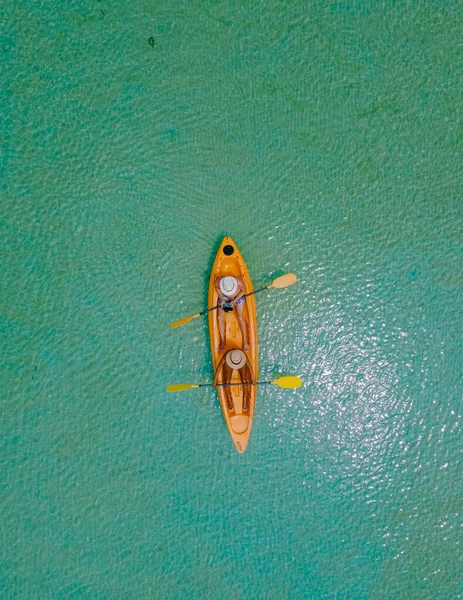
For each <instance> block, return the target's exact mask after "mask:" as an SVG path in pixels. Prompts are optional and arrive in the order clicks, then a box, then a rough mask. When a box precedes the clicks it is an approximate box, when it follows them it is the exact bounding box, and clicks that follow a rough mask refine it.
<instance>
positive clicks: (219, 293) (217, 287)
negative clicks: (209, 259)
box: [214, 277, 226, 302]
mask: <svg viewBox="0 0 463 600" xmlns="http://www.w3.org/2000/svg"><path fill="white" fill-rule="evenodd" d="M221 279H222V278H221V277H216V278H215V282H214V286H215V291H216V292H217V295H218V296H219V298H221V299H222V300H223V301H224V302H225V301H226V300H225V297H224V295H223V294H222V290H221V289H220V280H221Z"/></svg>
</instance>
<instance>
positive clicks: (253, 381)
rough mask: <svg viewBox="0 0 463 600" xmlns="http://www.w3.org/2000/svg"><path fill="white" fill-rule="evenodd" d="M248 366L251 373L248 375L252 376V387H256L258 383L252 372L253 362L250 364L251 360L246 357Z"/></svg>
mask: <svg viewBox="0 0 463 600" xmlns="http://www.w3.org/2000/svg"><path fill="white" fill-rule="evenodd" d="M246 365H247V367H248V369H249V372H248V374H249V376H250V377H249V379H250V381H251V383H252V385H256V383H257V381H256V378H255V377H254V371H253V370H252V366H251V362H250V360H249V358H248V357H247V355H246Z"/></svg>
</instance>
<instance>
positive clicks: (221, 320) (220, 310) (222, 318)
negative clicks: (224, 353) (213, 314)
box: [217, 308, 226, 350]
mask: <svg viewBox="0 0 463 600" xmlns="http://www.w3.org/2000/svg"><path fill="white" fill-rule="evenodd" d="M217 322H218V324H219V335H220V342H219V350H223V349H224V348H225V343H226V340H225V311H224V310H223V308H218V309H217Z"/></svg>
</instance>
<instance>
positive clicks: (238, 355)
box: [225, 349, 246, 369]
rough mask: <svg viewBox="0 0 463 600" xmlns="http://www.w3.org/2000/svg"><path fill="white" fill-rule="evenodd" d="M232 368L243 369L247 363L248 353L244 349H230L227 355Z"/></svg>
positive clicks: (226, 358)
mask: <svg viewBox="0 0 463 600" xmlns="http://www.w3.org/2000/svg"><path fill="white" fill-rule="evenodd" d="M225 360H226V361H227V365H228V366H229V367H230V369H241V367H244V365H245V364H246V354H245V353H244V352H243V351H242V350H238V349H235V350H230V351H229V352H227V355H226V357H225Z"/></svg>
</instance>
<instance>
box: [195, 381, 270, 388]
mask: <svg viewBox="0 0 463 600" xmlns="http://www.w3.org/2000/svg"><path fill="white" fill-rule="evenodd" d="M263 383H273V382H272V381H256V383H252V382H251V381H243V382H240V383H218V384H217V387H219V386H220V387H228V386H231V385H262V384H263ZM199 387H213V386H212V383H200V384H199Z"/></svg>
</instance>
